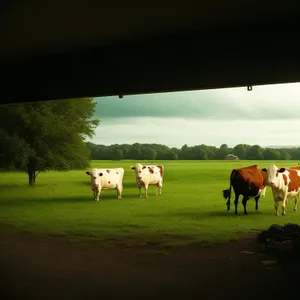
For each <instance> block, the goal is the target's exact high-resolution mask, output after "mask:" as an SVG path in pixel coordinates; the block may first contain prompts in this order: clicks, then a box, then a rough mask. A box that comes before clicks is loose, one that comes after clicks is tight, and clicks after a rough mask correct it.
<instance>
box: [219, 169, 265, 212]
mask: <svg viewBox="0 0 300 300" xmlns="http://www.w3.org/2000/svg"><path fill="white" fill-rule="evenodd" d="M231 188H233V190H234V193H235V200H234V205H235V215H237V205H238V200H239V196H240V195H243V200H242V203H243V206H244V214H245V215H247V214H248V212H247V209H246V205H247V201H248V200H249V199H250V198H254V199H255V210H256V211H257V210H258V200H259V198H260V197H262V198H263V197H265V193H266V188H267V175H266V173H264V172H262V171H261V170H260V169H259V168H258V165H253V166H249V167H244V168H239V169H233V170H232V171H231V174H230V185H229V189H227V190H223V197H224V198H225V199H228V200H227V203H226V205H227V211H229V210H230V197H231Z"/></svg>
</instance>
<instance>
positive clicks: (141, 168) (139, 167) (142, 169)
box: [130, 164, 147, 180]
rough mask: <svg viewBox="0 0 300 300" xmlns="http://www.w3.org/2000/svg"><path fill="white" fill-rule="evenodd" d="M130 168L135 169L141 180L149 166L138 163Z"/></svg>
mask: <svg viewBox="0 0 300 300" xmlns="http://www.w3.org/2000/svg"><path fill="white" fill-rule="evenodd" d="M130 168H131V170H134V172H135V176H136V177H137V178H138V179H140V180H141V179H142V176H143V174H145V172H147V167H146V166H143V165H142V164H136V165H135V166H131V167H130Z"/></svg>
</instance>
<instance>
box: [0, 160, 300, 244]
mask: <svg viewBox="0 0 300 300" xmlns="http://www.w3.org/2000/svg"><path fill="white" fill-rule="evenodd" d="M134 163H135V162H133V161H117V162H116V161H93V162H92V164H91V166H92V167H99V168H100V167H123V168H124V169H125V176H124V191H123V199H122V200H117V199H116V191H115V190H104V191H102V194H101V196H100V201H99V202H97V203H96V202H94V201H93V197H92V191H91V189H90V186H89V177H88V176H87V175H86V174H85V171H84V170H82V171H70V172H48V173H42V174H40V175H39V177H38V178H37V184H36V186H35V187H34V188H29V187H28V185H27V177H26V175H24V174H22V173H15V172H7V173H1V174H0V175H1V177H0V224H2V225H12V226H14V227H15V228H16V229H17V230H19V231H22V232H28V233H31V234H35V235H47V236H65V237H67V238H69V239H71V240H74V241H85V240H89V241H97V242H99V241H100V242H102V244H103V245H111V244H115V243H123V244H126V245H128V246H131V245H136V244H141V245H146V244H150V245H151V244H159V245H160V246H162V247H165V248H170V247H175V246H176V245H179V244H185V243H190V242H198V241H224V240H232V239H235V238H236V237H237V235H238V234H239V233H243V232H249V231H250V230H251V229H265V228H267V227H268V226H269V225H270V224H272V223H278V224H285V223H287V222H297V221H298V219H299V217H300V215H299V214H300V212H293V201H290V202H289V204H288V207H287V216H285V217H282V216H279V217H276V216H274V214H273V198H272V192H271V190H270V189H269V188H267V192H266V198H264V199H261V200H260V201H259V211H258V212H255V209H254V208H255V202H254V200H249V201H248V205H247V209H248V213H249V215H247V216H244V215H243V209H242V204H241V199H240V203H239V215H238V216H235V215H234V205H233V199H232V208H231V211H229V212H227V211H226V205H225V202H226V201H225V200H224V199H223V197H222V190H223V189H226V188H228V187H229V175H230V172H231V169H232V168H235V167H241V166H248V165H252V164H255V163H258V164H259V167H267V166H268V165H269V164H270V163H271V162H270V161H163V162H159V161H157V162H153V161H151V164H153V163H162V164H163V165H164V166H165V177H164V186H163V196H162V197H159V196H157V197H155V196H154V191H155V188H154V187H152V188H150V189H149V198H148V199H145V198H142V199H140V198H139V197H138V189H137V187H136V186H135V180H134V173H133V171H132V170H130V166H131V165H133V164H134ZM145 163H150V162H145ZM273 163H275V164H276V165H277V166H292V165H296V164H297V163H298V162H294V161H276V162H273ZM232 198H233V197H232Z"/></svg>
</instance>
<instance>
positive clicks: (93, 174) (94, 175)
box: [85, 169, 103, 186]
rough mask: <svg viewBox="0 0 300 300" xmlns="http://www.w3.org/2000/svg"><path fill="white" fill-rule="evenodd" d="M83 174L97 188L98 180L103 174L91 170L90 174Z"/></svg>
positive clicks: (96, 170)
mask: <svg viewBox="0 0 300 300" xmlns="http://www.w3.org/2000/svg"><path fill="white" fill-rule="evenodd" d="M85 173H86V174H87V175H89V176H90V177H91V183H92V184H93V185H95V186H98V182H99V181H98V180H99V179H100V177H101V176H103V173H101V172H99V171H98V169H92V172H85Z"/></svg>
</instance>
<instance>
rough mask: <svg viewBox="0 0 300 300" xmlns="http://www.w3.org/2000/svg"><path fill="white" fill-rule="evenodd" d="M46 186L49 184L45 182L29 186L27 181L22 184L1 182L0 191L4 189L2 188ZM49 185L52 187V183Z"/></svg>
mask: <svg viewBox="0 0 300 300" xmlns="http://www.w3.org/2000/svg"><path fill="white" fill-rule="evenodd" d="M47 186H50V185H49V184H46V183H41V184H37V185H35V186H29V184H27V183H24V184H19V183H18V184H17V183H10V184H1V185H0V193H1V191H4V190H18V189H19V190H21V189H24V188H25V189H26V188H28V189H38V188H44V187H47ZM51 187H53V184H52V185H51Z"/></svg>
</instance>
